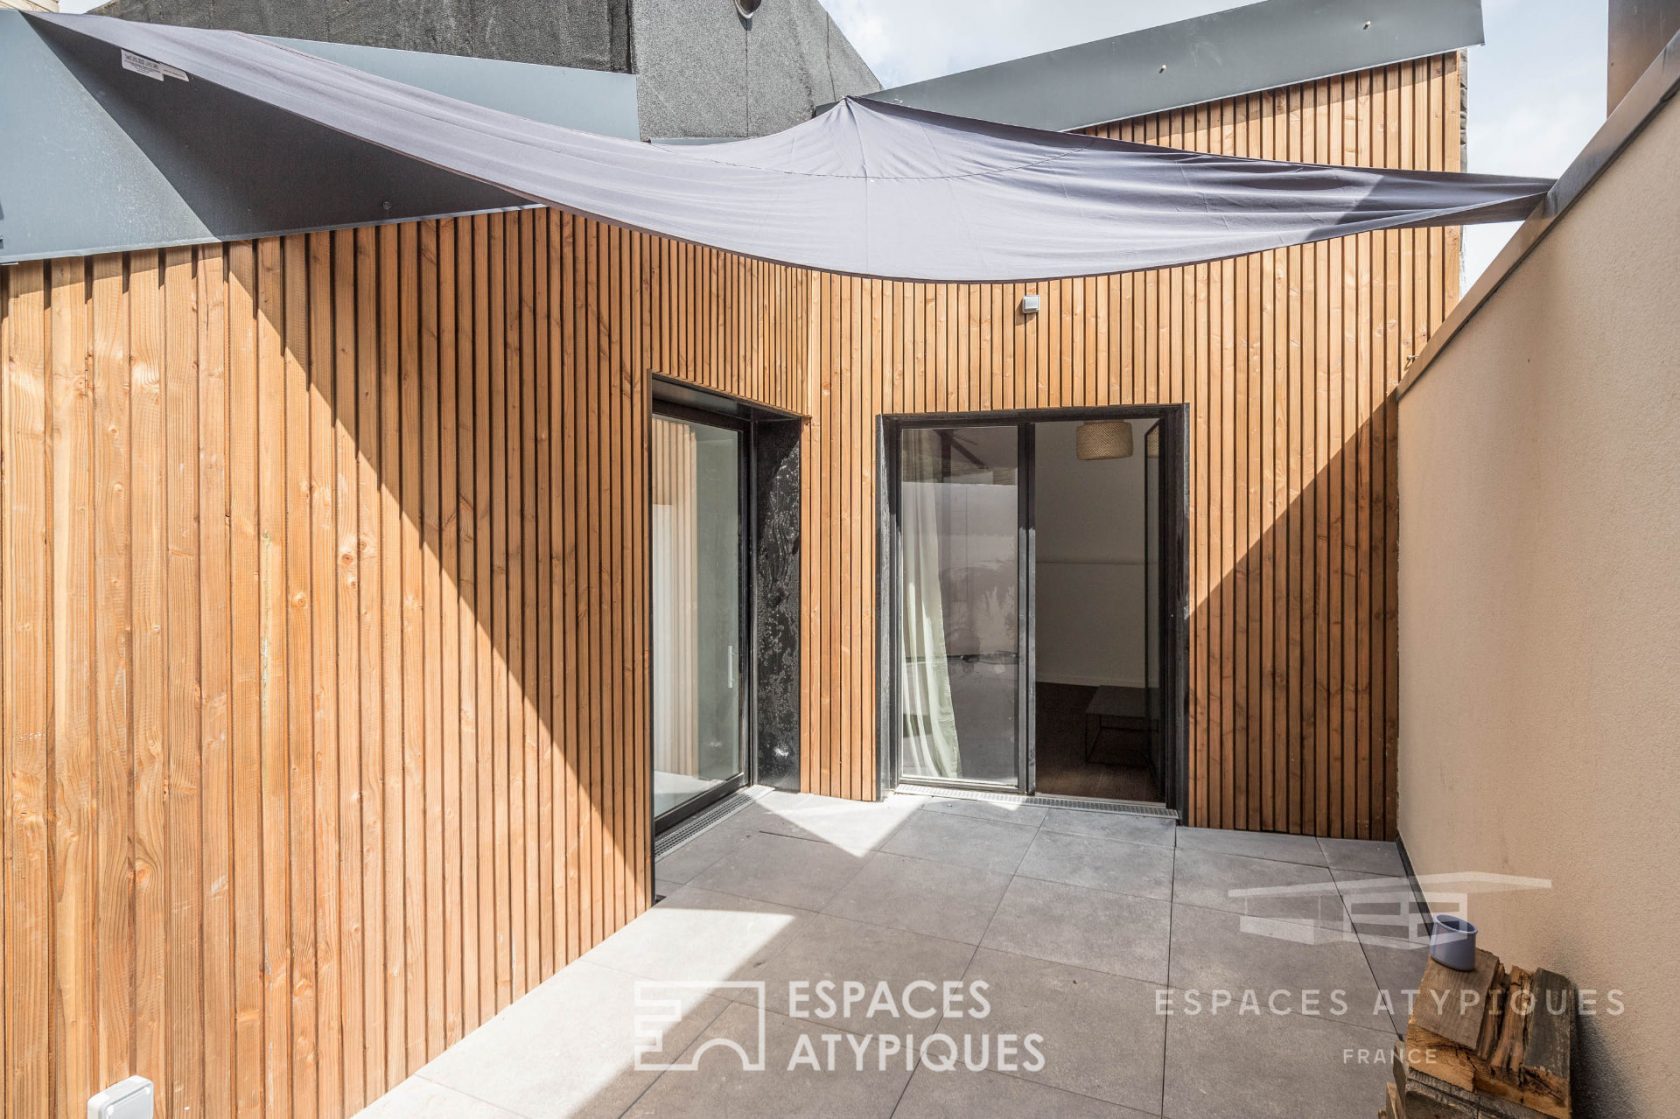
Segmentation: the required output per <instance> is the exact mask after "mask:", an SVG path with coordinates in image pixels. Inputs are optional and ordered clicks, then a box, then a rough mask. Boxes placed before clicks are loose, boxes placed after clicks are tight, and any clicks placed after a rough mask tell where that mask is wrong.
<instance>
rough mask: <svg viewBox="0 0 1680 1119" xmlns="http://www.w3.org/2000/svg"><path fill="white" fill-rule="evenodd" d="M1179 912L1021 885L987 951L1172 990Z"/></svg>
mask: <svg viewBox="0 0 1680 1119" xmlns="http://www.w3.org/2000/svg"><path fill="white" fill-rule="evenodd" d="M1171 908H1172V907H1171V906H1170V905H1169V904H1168V903H1167V902H1165V901H1160V900H1157V899H1154V898H1144V897H1136V896H1133V895H1130V894H1116V893H1110V892H1109V891H1107V890H1092V889H1088V888H1086V887H1084V886H1069V885H1065V884H1063V883H1060V882H1044V881H1040V880H1038V879H1034V878H1016V879H1015V880H1014V881H1012V882H1011V883H1010V884H1009V890H1008V892H1007V893H1005V894H1004V895H1003V904H1002V905H1000V906H998V911H997V914H996V915H995V916H994V917H993V918H992V924H991V927H990V928H988V929H987V930H986V936H985V939H983V940H982V941H981V942H980V943H981V946H982V947H985V948H993V949H997V950H998V951H1001V952H1014V953H1016V954H1017V955H1022V956H1032V957H1033V958H1035V959H1040V960H1050V961H1053V962H1055V963H1062V964H1072V965H1073V966H1075V967H1082V968H1089V969H1091V970H1092V971H1106V972H1109V973H1111V974H1114V975H1126V976H1130V977H1131V978H1133V979H1143V980H1147V981H1150V982H1154V983H1165V982H1166V981H1167V944H1168V939H1169V937H1168V934H1169V929H1170V926H1171V920H1170V915H1171Z"/></svg>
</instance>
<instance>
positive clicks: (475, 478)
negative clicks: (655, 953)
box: [0, 210, 806, 1119]
mask: <svg viewBox="0 0 1680 1119" xmlns="http://www.w3.org/2000/svg"><path fill="white" fill-rule="evenodd" d="M800 282H801V279H800V277H799V276H798V274H796V273H794V272H793V271H792V270H790V269H786V268H781V267H777V266H772V265H766V264H760V263H753V262H745V261H740V260H736V259H732V258H728V257H726V256H725V255H724V254H721V253H717V252H713V251H709V250H700V249H695V248H691V247H686V246H677V245H673V244H669V243H666V242H661V241H658V240H655V239H654V238H651V237H646V236H642V235H638V234H632V233H628V232H625V231H622V230H615V229H610V228H607V227H604V226H601V225H598V224H595V223H590V222H585V221H583V220H574V219H572V218H570V217H565V216H562V215H560V214H557V213H548V212H544V211H531V210H528V211H520V212H517V213H511V214H500V215H491V216H484V217H474V218H467V219H458V220H446V221H438V222H420V223H410V224H403V225H390V226H382V227H379V228H373V229H360V230H345V231H339V232H334V233H321V234H312V235H308V236H299V237H286V238H281V239H271V240H263V241H259V242H255V243H250V242H246V243H237V244H230V245H216V246H207V247H201V248H196V249H193V248H183V249H171V250H167V251H161V252H156V251H154V252H136V253H130V254H125V255H112V256H102V257H95V258H77V259H68V260H59V261H52V262H49V263H46V264H23V265H18V266H16V267H12V268H8V269H4V270H0V374H3V377H0V456H3V458H0V462H3V470H0V510H3V511H4V516H3V517H0V625H3V631H0V632H3V637H0V746H3V754H0V758H3V766H0V785H3V789H0V794H3V801H0V803H3V804H4V806H5V812H4V819H3V826H0V844H3V848H0V854H3V860H0V861H3V865H4V868H5V871H4V881H3V883H0V896H3V914H0V916H3V920H0V976H3V992H0V1099H3V1101H4V1106H3V1107H0V1113H3V1114H5V1115H7V1116H16V1117H20V1119H21V1117H32V1116H47V1115H54V1116H57V1115H69V1114H79V1113H80V1109H81V1108H82V1107H83V1106H84V1105H85V1101H86V1099H87V1097H88V1096H89V1095H91V1094H92V1093H93V1092H94V1091H97V1090H98V1089H99V1088H100V1087H102V1086H105V1085H108V1084H110V1083H112V1082H114V1081H116V1080H118V1079H121V1078H122V1077H123V1076H125V1075H128V1074H130V1073H133V1072H140V1073H143V1074H145V1075H146V1076H148V1077H150V1078H151V1079H152V1080H153V1081H154V1082H155V1084H156V1085H157V1089H158V1111H159V1114H170V1115H173V1114H179V1113H186V1112H190V1113H191V1114H202V1115H212V1116H233V1115H247V1114H250V1115H255V1114H262V1115H296V1116H317V1115H319V1116H337V1115H343V1114H348V1113H350V1112H353V1111H355V1110H357V1109H358V1108H359V1107H360V1106H361V1105H362V1104H363V1103H365V1102H368V1101H370V1100H372V1099H374V1098H376V1097H377V1096H379V1095H380V1094H382V1093H383V1092H384V1091H385V1090H386V1089H388V1088H389V1087H391V1086H392V1085H394V1084H395V1083H396V1082H397V1081H398V1080H400V1079H401V1078H403V1077H404V1076H406V1075H408V1074H409V1073H411V1072H413V1071H414V1070H415V1069H416V1068H418V1067H419V1066H420V1065H421V1064H422V1063H423V1062H424V1061H426V1060H427V1059H429V1058H430V1057H432V1056H435V1055H436V1054H437V1053H438V1052H439V1051H440V1050H441V1049H442V1048H443V1047H444V1046H446V1045H448V1044H450V1043H452V1042H454V1041H456V1040H457V1039H459V1038H460V1037H461V1036H462V1034H463V1033H465V1032H466V1031H468V1030H471V1029H472V1028H473V1027H474V1026H476V1025H477V1024H478V1023H480V1022H481V1021H483V1020H484V1019H485V1018H487V1017H488V1016H489V1015H491V1014H494V1013H495V1012H496V1011H497V1010H498V1009H500V1008H502V1007H504V1006H506V1005H507V1004H508V1003H509V1002H510V1001H511V1000H512V999H514V998H517V997H518V996H519V995H520V994H522V993H523V992H524V991H526V990H528V989H529V988H530V987H531V986H533V985H534V984H535V983H537V982H538V981H540V980H541V979H542V978H544V977H545V976H547V975H549V974H551V973H553V972H554V971H555V970H556V969H557V968H558V967H560V966H562V965H564V964H565V963H566V962H567V961H569V960H571V959H573V958H575V957H576V956H577V955H578V954H579V953H581V952H583V951H585V950H587V949H588V948H589V947H591V946H592V945H593V944H595V943H596V942H597V941H599V940H600V939H601V938H602V937H603V936H605V935H607V934H609V933H611V932H612V931H614V930H615V929H617V928H619V927H620V926H622V925H623V924H624V923H625V922H626V921H628V920H629V919H630V918H632V917H634V916H635V915H636V914H637V913H639V912H640V911H641V910H642V909H643V908H644V907H645V905H646V904H647V901H648V899H649V895H650V887H651V882H650V879H649V874H650V859H651V844H652V837H651V835H650V832H649V827H650V821H649V814H648V804H649V798H650V786H649V781H650V772H649V768H648V763H649V759H650V757H651V751H650V748H649V739H650V726H649V720H650V718H651V711H650V708H649V704H648V695H649V679H650V674H651V664H650V662H649V658H648V654H647V646H648V638H647V634H648V631H649V627H650V602H649V598H648V581H647V577H646V567H647V562H648V559H647V555H648V545H649V539H650V535H649V533H650V530H649V522H648V516H649V508H648V502H647V500H646V495H647V493H648V486H649V479H648V469H649V462H648V458H647V455H646V447H647V445H648V423H649V408H650V402H651V397H650V380H649V377H648V375H647V370H649V369H654V368H671V367H681V368H684V369H686V370H690V371H691V375H692V378H693V379H694V380H696V381H697V382H699V383H703V384H707V385H709V386H713V387H716V388H718V389H720V390H723V391H730V392H735V393H738V394H739V393H742V392H743V391H744V390H745V389H746V388H747V386H749V385H750V386H751V390H752V392H753V394H754V395H757V396H758V397H760V398H762V399H764V400H765V401H766V402H767V403H772V404H776V405H778V406H780V407H783V408H786V409H787V410H789V411H795V410H798V409H799V408H800V407H802V405H803V394H802V377H803V367H802V362H801V359H802V355H803V348H804V343H805V329H806V328H805V324H804V322H803V308H804V301H803V300H802V299H799V298H795V297H794V291H795V289H796V288H797V286H798V285H799V283H800Z"/></svg>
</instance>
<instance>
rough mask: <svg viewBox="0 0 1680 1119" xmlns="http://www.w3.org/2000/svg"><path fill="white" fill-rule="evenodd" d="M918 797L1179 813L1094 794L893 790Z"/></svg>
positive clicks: (929, 788) (1135, 812)
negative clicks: (1073, 795) (1082, 795)
mask: <svg viewBox="0 0 1680 1119" xmlns="http://www.w3.org/2000/svg"><path fill="white" fill-rule="evenodd" d="M895 791H896V792H900V793H907V794H909V795H910V796H918V797H944V798H945V799H947V800H989V801H991V802H993V803H994V804H1035V805H1038V806H1039V807H1041V808H1073V809H1077V810H1078V811H1081V812H1120V813H1124V814H1126V815H1130V816H1156V817H1159V818H1162V819H1166V820H1176V819H1178V813H1177V812H1175V811H1173V810H1172V809H1171V808H1168V807H1167V806H1166V805H1164V804H1152V803H1150V802H1149V801H1145V800H1102V799H1100V798H1097V797H1060V796H1045V795H1043V794H1039V795H1038V796H1030V797H1029V796H1022V795H1021V794H1020V793H988V792H981V791H980V790H978V789H947V788H944V787H941V786H936V785H900V786H898V788H897V789H896V790H895Z"/></svg>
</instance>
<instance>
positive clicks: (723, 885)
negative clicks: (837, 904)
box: [690, 832, 863, 910]
mask: <svg viewBox="0 0 1680 1119" xmlns="http://www.w3.org/2000/svg"><path fill="white" fill-rule="evenodd" d="M862 867H863V860H862V859H861V858H860V857H859V856H857V855H853V854H849V853H848V852H846V851H842V850H841V849H840V848H838V847H832V846H830V845H829V844H827V843H819V842H817V841H815V840H811V839H797V838H793V837H791V836H786V835H775V834H772V833H769V832H759V833H758V834H757V835H752V836H749V837H747V838H746V839H744V840H742V841H741V842H740V843H739V844H737V845H736V846H735V848H734V850H732V851H730V852H729V854H727V855H725V856H724V857H723V858H721V859H719V860H718V861H717V862H715V863H713V864H712V865H711V866H709V867H707V868H706V869H705V870H703V871H701V872H700V873H699V874H697V875H695V876H694V878H693V879H692V880H691V881H690V885H693V886H698V887H699V888H701V889H703V890H714V891H717V892H718V893H725V894H734V895H736V896H737V897H744V898H758V899H761V900H763V901H771V902H778V903H780V904H782V905H791V906H793V907H794V908H796V909H811V910H817V909H821V908H822V907H823V906H825V905H827V904H828V902H829V899H831V898H832V897H834V895H835V894H836V893H838V892H839V891H840V888H841V887H842V886H844V885H845V884H846V883H847V882H849V881H851V878H852V875H854V874H856V873H857V872H858V871H859V870H860V869H862Z"/></svg>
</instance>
